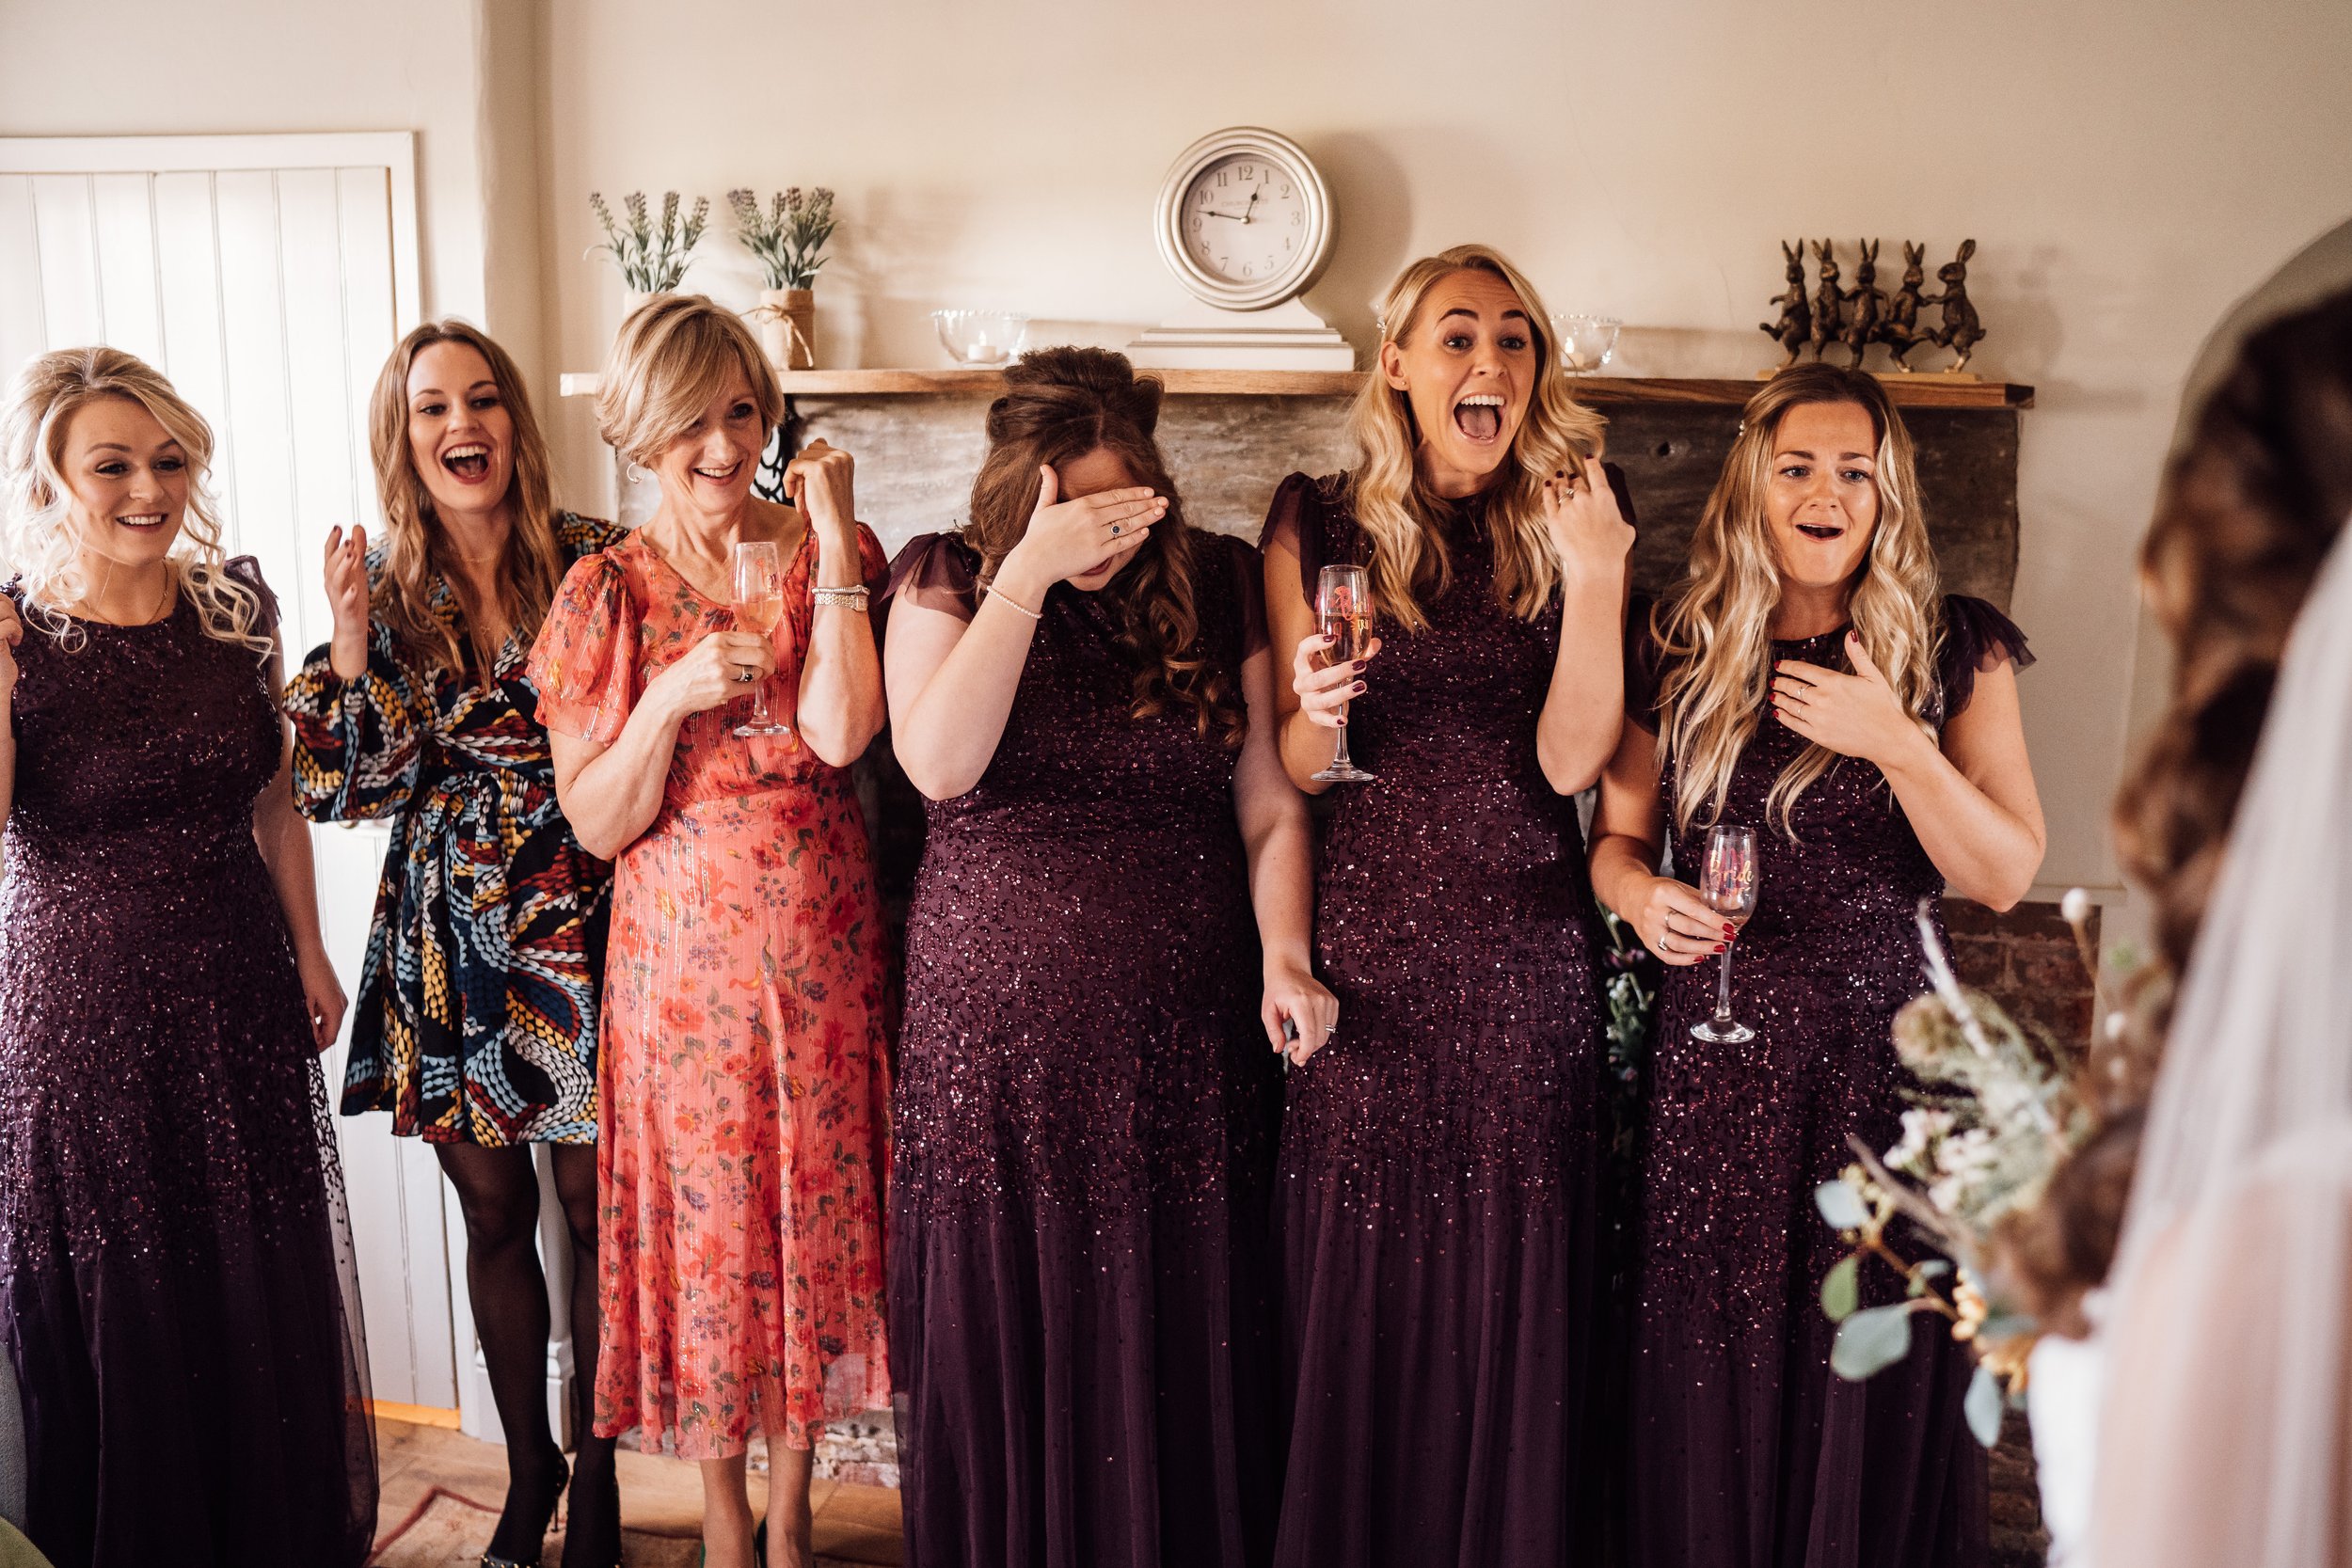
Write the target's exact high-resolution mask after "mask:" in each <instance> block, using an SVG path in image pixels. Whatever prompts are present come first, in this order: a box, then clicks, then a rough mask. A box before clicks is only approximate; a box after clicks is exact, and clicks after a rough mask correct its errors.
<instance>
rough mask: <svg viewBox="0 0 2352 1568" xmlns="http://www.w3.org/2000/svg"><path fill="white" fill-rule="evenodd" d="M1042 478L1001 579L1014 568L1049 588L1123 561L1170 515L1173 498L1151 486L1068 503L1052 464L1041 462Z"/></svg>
mask: <svg viewBox="0 0 2352 1568" xmlns="http://www.w3.org/2000/svg"><path fill="white" fill-rule="evenodd" d="M1038 477H1039V485H1038V492H1037V510H1036V511H1034V512H1032V513H1030V514H1029V527H1028V530H1027V531H1026V532H1025V533H1023V534H1022V535H1021V543H1019V544H1018V545H1015V546H1013V547H1012V553H1011V554H1009V555H1008V556H1006V557H1005V562H1004V566H1003V567H1000V568H999V569H998V571H997V576H998V577H1000V578H1001V577H1003V576H1004V575H1005V573H1006V569H1008V568H1013V569H1014V570H1015V575H1016V578H1017V579H1018V580H1021V581H1024V582H1033V583H1035V584H1036V585H1037V586H1038V587H1040V588H1050V587H1052V586H1053V585H1054V584H1055V583H1057V582H1065V581H1068V580H1069V579H1070V578H1082V577H1086V576H1088V575H1089V574H1091V573H1093V572H1097V571H1100V570H1101V569H1102V568H1103V567H1104V566H1107V565H1110V564H1111V563H1112V562H1122V563H1123V562H1125V561H1126V559H1127V558H1128V557H1129V556H1130V555H1132V554H1134V553H1135V552H1136V550H1137V549H1140V548H1141V547H1142V546H1143V542H1144V541H1145V540H1146V539H1149V538H1150V537H1151V536H1152V524H1153V523H1156V522H1158V521H1159V520H1160V519H1161V518H1163V517H1165V516H1167V515H1168V498H1167V497H1165V496H1159V495H1154V494H1152V491H1151V489H1150V488H1149V487H1148V486H1143V485H1137V486H1135V487H1133V488H1130V489H1125V490H1100V491H1097V492H1096V493H1095V494H1093V495H1091V496H1081V497H1079V498H1078V499H1076V500H1067V501H1066V500H1063V499H1060V497H1061V478H1060V476H1059V475H1057V474H1056V473H1055V472H1054V467H1053V465H1052V464H1050V463H1044V464H1040V465H1039V466H1038ZM1015 562H1019V565H1018V567H1017V568H1015V567H1014V563H1015ZM1030 608H1035V607H1034V606H1032V607H1030Z"/></svg>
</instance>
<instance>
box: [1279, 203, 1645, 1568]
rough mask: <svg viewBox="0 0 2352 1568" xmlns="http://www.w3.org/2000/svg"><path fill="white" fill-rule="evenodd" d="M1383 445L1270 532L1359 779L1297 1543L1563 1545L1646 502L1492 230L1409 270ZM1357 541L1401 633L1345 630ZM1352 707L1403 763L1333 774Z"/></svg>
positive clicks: (1570, 1542)
mask: <svg viewBox="0 0 2352 1568" xmlns="http://www.w3.org/2000/svg"><path fill="white" fill-rule="evenodd" d="M1381 320H1382V321H1383V323H1385V324H1386V325H1385V328H1384V332H1383V338H1382V341H1381V345H1380V368H1379V371H1378V372H1377V373H1376V374H1375V375H1374V376H1373V377H1372V378H1371V379H1370V381H1369V383H1368V384H1367V386H1366V387H1365V389H1364V391H1363V393H1362V395H1361V397H1360V398H1359V401H1358V404H1357V406H1356V413H1355V419H1354V426H1353V428H1354V433H1355V435H1356V437H1357V441H1358V444H1359V447H1360V448H1361V450H1362V453H1363V461H1362V462H1361V463H1360V464H1359V466H1358V467H1356V469H1355V470H1354V471H1353V472H1350V473H1344V474H1334V475H1331V476H1329V477H1327V478H1325V479H1320V480H1317V479H1310V478H1309V477H1308V476H1306V475H1305V474H1294V475H1292V476H1291V477H1290V478H1289V479H1287V480H1285V481H1283V482H1282V486H1281V488H1280V489H1279V491H1278V492H1277V493H1276V495H1275V498H1274V506H1273V511H1272V515H1270V516H1269V518H1268V519H1267V526H1266V534H1265V593H1266V607H1267V621H1268V624H1269V625H1270V626H1271V628H1272V632H1273V639H1274V654H1275V657H1276V659H1277V660H1278V662H1279V665H1280V666H1281V667H1282V668H1283V669H1284V670H1285V671H1286V678H1285V679H1283V680H1282V681H1281V682H1279V685H1278V689H1277V692H1276V696H1275V701H1276V708H1277V711H1278V712H1279V715H1280V719H1279V723H1280V725H1281V729H1280V736H1281V742H1282V757H1283V761H1284V763H1285V765H1286V767H1287V768H1288V769H1289V771H1290V774H1291V778H1292V779H1293V781H1294V782H1295V783H1296V784H1298V785H1299V786H1300V787H1301V788H1305V789H1317V790H1321V789H1326V788H1328V789H1329V791H1330V794H1329V795H1328V796H1327V806H1328V813H1327V816H1326V817H1325V819H1324V821H1323V824H1322V826H1323V844H1322V853H1321V855H1320V857H1319V859H1318V863H1317V879H1316V926H1315V939H1316V940H1315V945H1316V964H1317V969H1318V971H1319V972H1320V973H1321V974H1324V975H1325V976H1327V978H1328V979H1329V981H1330V984H1331V988H1332V990H1334V991H1336V992H1337V993H1338V997H1339V1006H1340V1020H1339V1027H1338V1029H1337V1031H1336V1032H1335V1034H1334V1036H1333V1037H1332V1038H1331V1040H1330V1042H1329V1043H1327V1045H1325V1046H1324V1047H1323V1049H1322V1050H1321V1051H1320V1052H1318V1053H1315V1054H1314V1055H1312V1056H1311V1057H1309V1058H1308V1060H1307V1062H1306V1064H1305V1066H1304V1067H1303V1068H1301V1069H1299V1070H1297V1071H1295V1072H1294V1073H1293V1074H1292V1075H1291V1078H1290V1082H1289V1094H1288V1107H1287V1110H1286V1112H1285V1115H1284V1122H1283V1129H1282V1156H1281V1175H1280V1180H1279V1185H1278V1196H1277V1207H1276V1221H1277V1226H1278V1228H1279V1232H1280V1238H1281V1246H1282V1260H1283V1271H1284V1279H1283V1283H1284V1290H1285V1297H1286V1300H1285V1308H1284V1315H1285V1329H1286V1351H1287V1360H1286V1364H1285V1368H1284V1380H1285V1385H1286V1387H1287V1389H1288V1392H1289V1395H1290V1398H1291V1400H1292V1411H1291V1423H1290V1449H1289V1458H1288V1472H1287V1477H1286V1481H1285V1487H1286V1492H1285V1496H1284V1499H1283V1504H1282V1523H1281V1532H1280V1542H1279V1548H1278V1550H1277V1554H1276V1560H1277V1561H1278V1562H1279V1563H1282V1564H1285V1565H1289V1568H1310V1565H1312V1568H1371V1565H1374V1564H1395V1565H1397V1568H1422V1565H1423V1564H1428V1563H1437V1562H1444V1563H1454V1562H1470V1561H1478V1562H1494V1563H1507V1564H1511V1565H1513V1568H1521V1565H1524V1568H1537V1565H1542V1568H1557V1565H1558V1564H1560V1563H1562V1562H1578V1561H1582V1560H1584V1554H1585V1552H1586V1551H1587V1549H1588V1548H1589V1547H1590V1546H1591V1545H1592V1544H1594V1543H1595V1542H1597V1521H1596V1519H1595V1517H1594V1513H1593V1509H1592V1507H1591V1498H1590V1497H1589V1496H1587V1495H1586V1484H1587V1478H1589V1477H1590V1476H1591V1474H1592V1473H1593V1472H1594V1470H1595V1469H1596V1468H1597V1465H1596V1463H1595V1458H1596V1456H1595V1455H1594V1454H1593V1452H1592V1450H1591V1449H1589V1448H1588V1447H1587V1446H1586V1445H1585V1441H1584V1437H1585V1432H1584V1429H1585V1426H1586V1423H1587V1420H1588V1416H1589V1412H1588V1408H1587V1403H1588V1399H1589V1384H1590V1378H1589V1362H1590V1353H1591V1346H1592V1338H1593V1331H1594V1329H1595V1328H1596V1326H1597V1316H1598V1310H1599V1301H1598V1296H1597V1279H1596V1275H1595V1265H1596V1242H1597V1229H1596V1218H1595V1197H1596V1194H1595V1180H1596V1175H1597V1159H1598V1155H1599V1132H1598V1128H1597V1119H1596V1118H1597V1097H1598V1088H1599V1084H1600V1075H1601V1069H1600V1056H1599V1053H1600V1046H1601V1012H1600V997H1599V989H1598V983H1597V974H1596V962H1595V954H1596V950H1597V932H1596V924H1597V923H1596V921H1595V918H1594V913H1593V905H1592V897H1591V894H1590V891H1589V889H1588V888H1587V886H1586V883H1585V877H1584V853H1583V848H1584V847H1583V839H1582V835H1581V832H1579V829H1578V824H1577V815H1576V803H1575V801H1574V800H1572V799H1570V797H1571V796H1572V795H1573V794H1574V793H1575V792H1576V791H1578V790H1581V789H1582V788H1584V787H1585V786H1586V785H1587V784H1591V783H1592V781H1593V777H1594V775H1595V774H1596V773H1597V772H1598V771H1599V768H1600V765H1601V763H1602V762H1603V761H1605V760H1606V759H1607V757H1608V755H1609V752H1610V751H1611V749H1612V748H1613V746H1614V745H1615V744H1616V738H1617V731H1618V728H1619V726H1620V724H1621V722H1622V719H1623V697H1624V687H1623V680H1622V675H1621V672H1620V669H1619V662H1618V661H1619V657H1620V637H1621V629H1622V626H1623V616H1624V611H1625V592H1626V590H1625V582H1626V576H1625V573H1626V555H1627V552H1628V550H1629V548H1630V546H1631V544H1632V539H1633V530H1632V528H1631V527H1630V526H1629V524H1628V522H1627V521H1626V515H1625V510H1624V507H1623V505H1622V503H1621V501H1620V499H1618V497H1617V496H1616V494H1615V492H1614V488H1613V483H1612V476H1610V475H1609V474H1607V473H1606V472H1604V470H1603V467H1602V465H1601V464H1600V463H1599V462H1598V461H1597V459H1596V457H1595V455H1594V454H1595V453H1596V451H1597V448H1598V446H1599V441H1600V431H1601V421H1600V419H1599V417H1598V416H1597V415H1596V414H1594V413H1592V412H1591V411H1590V410H1588V409H1585V408H1583V407H1581V406H1580V405H1579V404H1576V403H1575V402H1574V401H1573V400H1572V399H1571V398H1570V397H1569V395H1568V391H1567V388H1566V384H1565V382H1564V381H1563V379H1562V377H1561V374H1560V369H1559V360H1558V354H1557V349H1556V345H1554V344H1553V343H1552V341H1550V339H1549V336H1548V333H1549V327H1548V325H1547V324H1546V321H1545V317H1544V310H1543V306H1542V304H1541V303H1540V302H1539V301H1538V300H1537V298H1536V297H1535V293H1534V289H1533V288H1532V287H1531V286H1530V285H1529V284H1528V282H1527V280H1526V279H1525V278H1524V277H1521V276H1520V275H1519V273H1518V271H1517V270H1516V269H1515V268H1513V267H1512V266H1511V265H1510V263H1509V262H1508V261H1504V260H1503V259H1502V257H1501V256H1500V255H1498V254H1497V253H1496V252H1494V251H1492V250H1490V249H1487V248H1486V247H1485V246H1481V245H1463V246H1459V247H1457V248H1455V249H1453V250H1449V251H1446V252H1444V253H1443V254H1442V255H1439V256H1435V257H1430V258H1428V259H1425V260H1423V261H1416V262H1415V263H1413V265H1411V266H1410V267H1408V268H1406V271H1405V272H1404V274H1403V275H1402V276H1401V277H1398V279H1397V280H1396V282H1395V283H1394V284H1393V285H1391V288H1390V290H1389V293H1388V297H1387V299H1386V300H1385V301H1384V302H1383V305H1382V308H1381ZM1326 565H1358V566H1361V567H1363V568H1364V570H1365V575H1366V576H1367V577H1368V578H1369V579H1370V583H1371V590H1372V598H1373V609H1374V613H1375V618H1376V619H1375V625H1376V627H1377V631H1378V635H1377V637H1376V638H1375V640H1374V641H1373V642H1372V643H1371V646H1370V649H1369V650H1368V652H1367V654H1366V655H1365V656H1364V657H1362V658H1360V659H1359V660H1358V661H1356V662H1355V664H1354V666H1353V667H1351V666H1350V665H1348V664H1334V663H1332V662H1331V658H1330V655H1331V653H1332V651H1333V650H1332V645H1331V644H1330V643H1329V642H1328V641H1326V640H1325V639H1324V638H1323V637H1321V636H1320V635H1318V632H1317V627H1316V620H1315V608H1316V590H1317V584H1318V580H1319V577H1320V570H1321V568H1323V567H1324V566H1326ZM1342 724H1344V725H1345V726H1346V729H1345V733H1346V735H1347V736H1348V742H1349V750H1350V752H1352V755H1353V760H1354V762H1355V763H1356V764H1357V765H1358V766H1359V767H1360V768H1364V769H1366V770H1368V771H1369V772H1371V773H1372V774H1374V775H1375V781H1376V782H1375V783H1371V784H1330V785H1327V784H1324V783H1323V782H1322V781H1319V780H1317V779H1316V778H1315V777H1314V774H1315V773H1316V772H1317V771H1318V770H1320V769H1322V768H1324V766H1325V764H1326V763H1327V762H1328V761H1329V760H1330V759H1331V756H1332V741H1333V736H1334V733H1335V730H1336V729H1337V727H1338V726H1340V725H1342Z"/></svg>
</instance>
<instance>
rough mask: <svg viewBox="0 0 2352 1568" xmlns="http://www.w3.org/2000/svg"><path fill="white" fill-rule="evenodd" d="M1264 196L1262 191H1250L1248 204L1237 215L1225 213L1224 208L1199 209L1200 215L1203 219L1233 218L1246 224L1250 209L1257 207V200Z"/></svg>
mask: <svg viewBox="0 0 2352 1568" xmlns="http://www.w3.org/2000/svg"><path fill="white" fill-rule="evenodd" d="M1264 194H1265V192H1263V190H1252V191H1251V192H1250V193H1249V203H1248V206H1246V207H1244V208H1243V209H1242V210H1241V211H1240V212H1238V213H1229V212H1227V211H1225V209H1224V208H1222V207H1203V208H1201V209H1200V212H1201V215H1202V216H1204V217H1213V218H1233V219H1236V220H1238V221H1240V222H1242V223H1248V221H1249V214H1250V210H1251V208H1254V207H1256V206H1257V205H1258V198H1260V197H1262V196H1263V195H1264Z"/></svg>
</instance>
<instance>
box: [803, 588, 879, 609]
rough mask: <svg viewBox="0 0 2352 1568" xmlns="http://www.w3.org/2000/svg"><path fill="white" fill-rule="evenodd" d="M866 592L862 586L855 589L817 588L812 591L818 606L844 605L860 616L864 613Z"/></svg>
mask: <svg viewBox="0 0 2352 1568" xmlns="http://www.w3.org/2000/svg"><path fill="white" fill-rule="evenodd" d="M866 592H867V591H866V588H865V586H864V585H863V584H861V585H859V586H858V587H855V588H818V589H816V590H814V593H815V595H816V599H817V602H818V604H845V605H848V606H849V607H850V609H851V610H856V611H857V612H858V613H859V614H860V615H863V614H865V613H866Z"/></svg>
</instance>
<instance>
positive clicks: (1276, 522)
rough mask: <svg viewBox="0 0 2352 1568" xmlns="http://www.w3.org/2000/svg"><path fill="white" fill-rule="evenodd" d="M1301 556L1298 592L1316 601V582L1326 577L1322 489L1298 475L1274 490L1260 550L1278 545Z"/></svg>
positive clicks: (1293, 475)
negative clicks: (1324, 567) (1324, 572)
mask: <svg viewBox="0 0 2352 1568" xmlns="http://www.w3.org/2000/svg"><path fill="white" fill-rule="evenodd" d="M1278 544H1279V545H1280V546H1282V547H1283V548H1284V549H1287V550H1289V551H1291V552H1292V553H1293V554H1295V555H1296V556H1297V557H1298V587H1299V592H1301V593H1302V594H1306V596H1307V602H1308V603H1309V604H1312V603H1314V602H1315V588H1316V581H1315V579H1316V578H1319V577H1321V576H1322V575H1323V487H1322V485H1321V483H1318V482H1317V481H1316V480H1315V478H1314V477H1313V476H1312V475H1311V474H1301V473H1295V474H1292V475H1291V476H1290V477H1289V478H1287V479H1285V480H1283V481H1282V483H1279V484H1278V485H1276V486H1275V487H1274V501H1273V504H1272V505H1270V506H1268V507H1267V508H1266V513H1265V527H1264V528H1263V529H1261V530H1259V531H1258V548H1259V549H1260V550H1261V551H1264V550H1270V549H1272V548H1273V547H1274V546H1276V545H1278Z"/></svg>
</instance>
